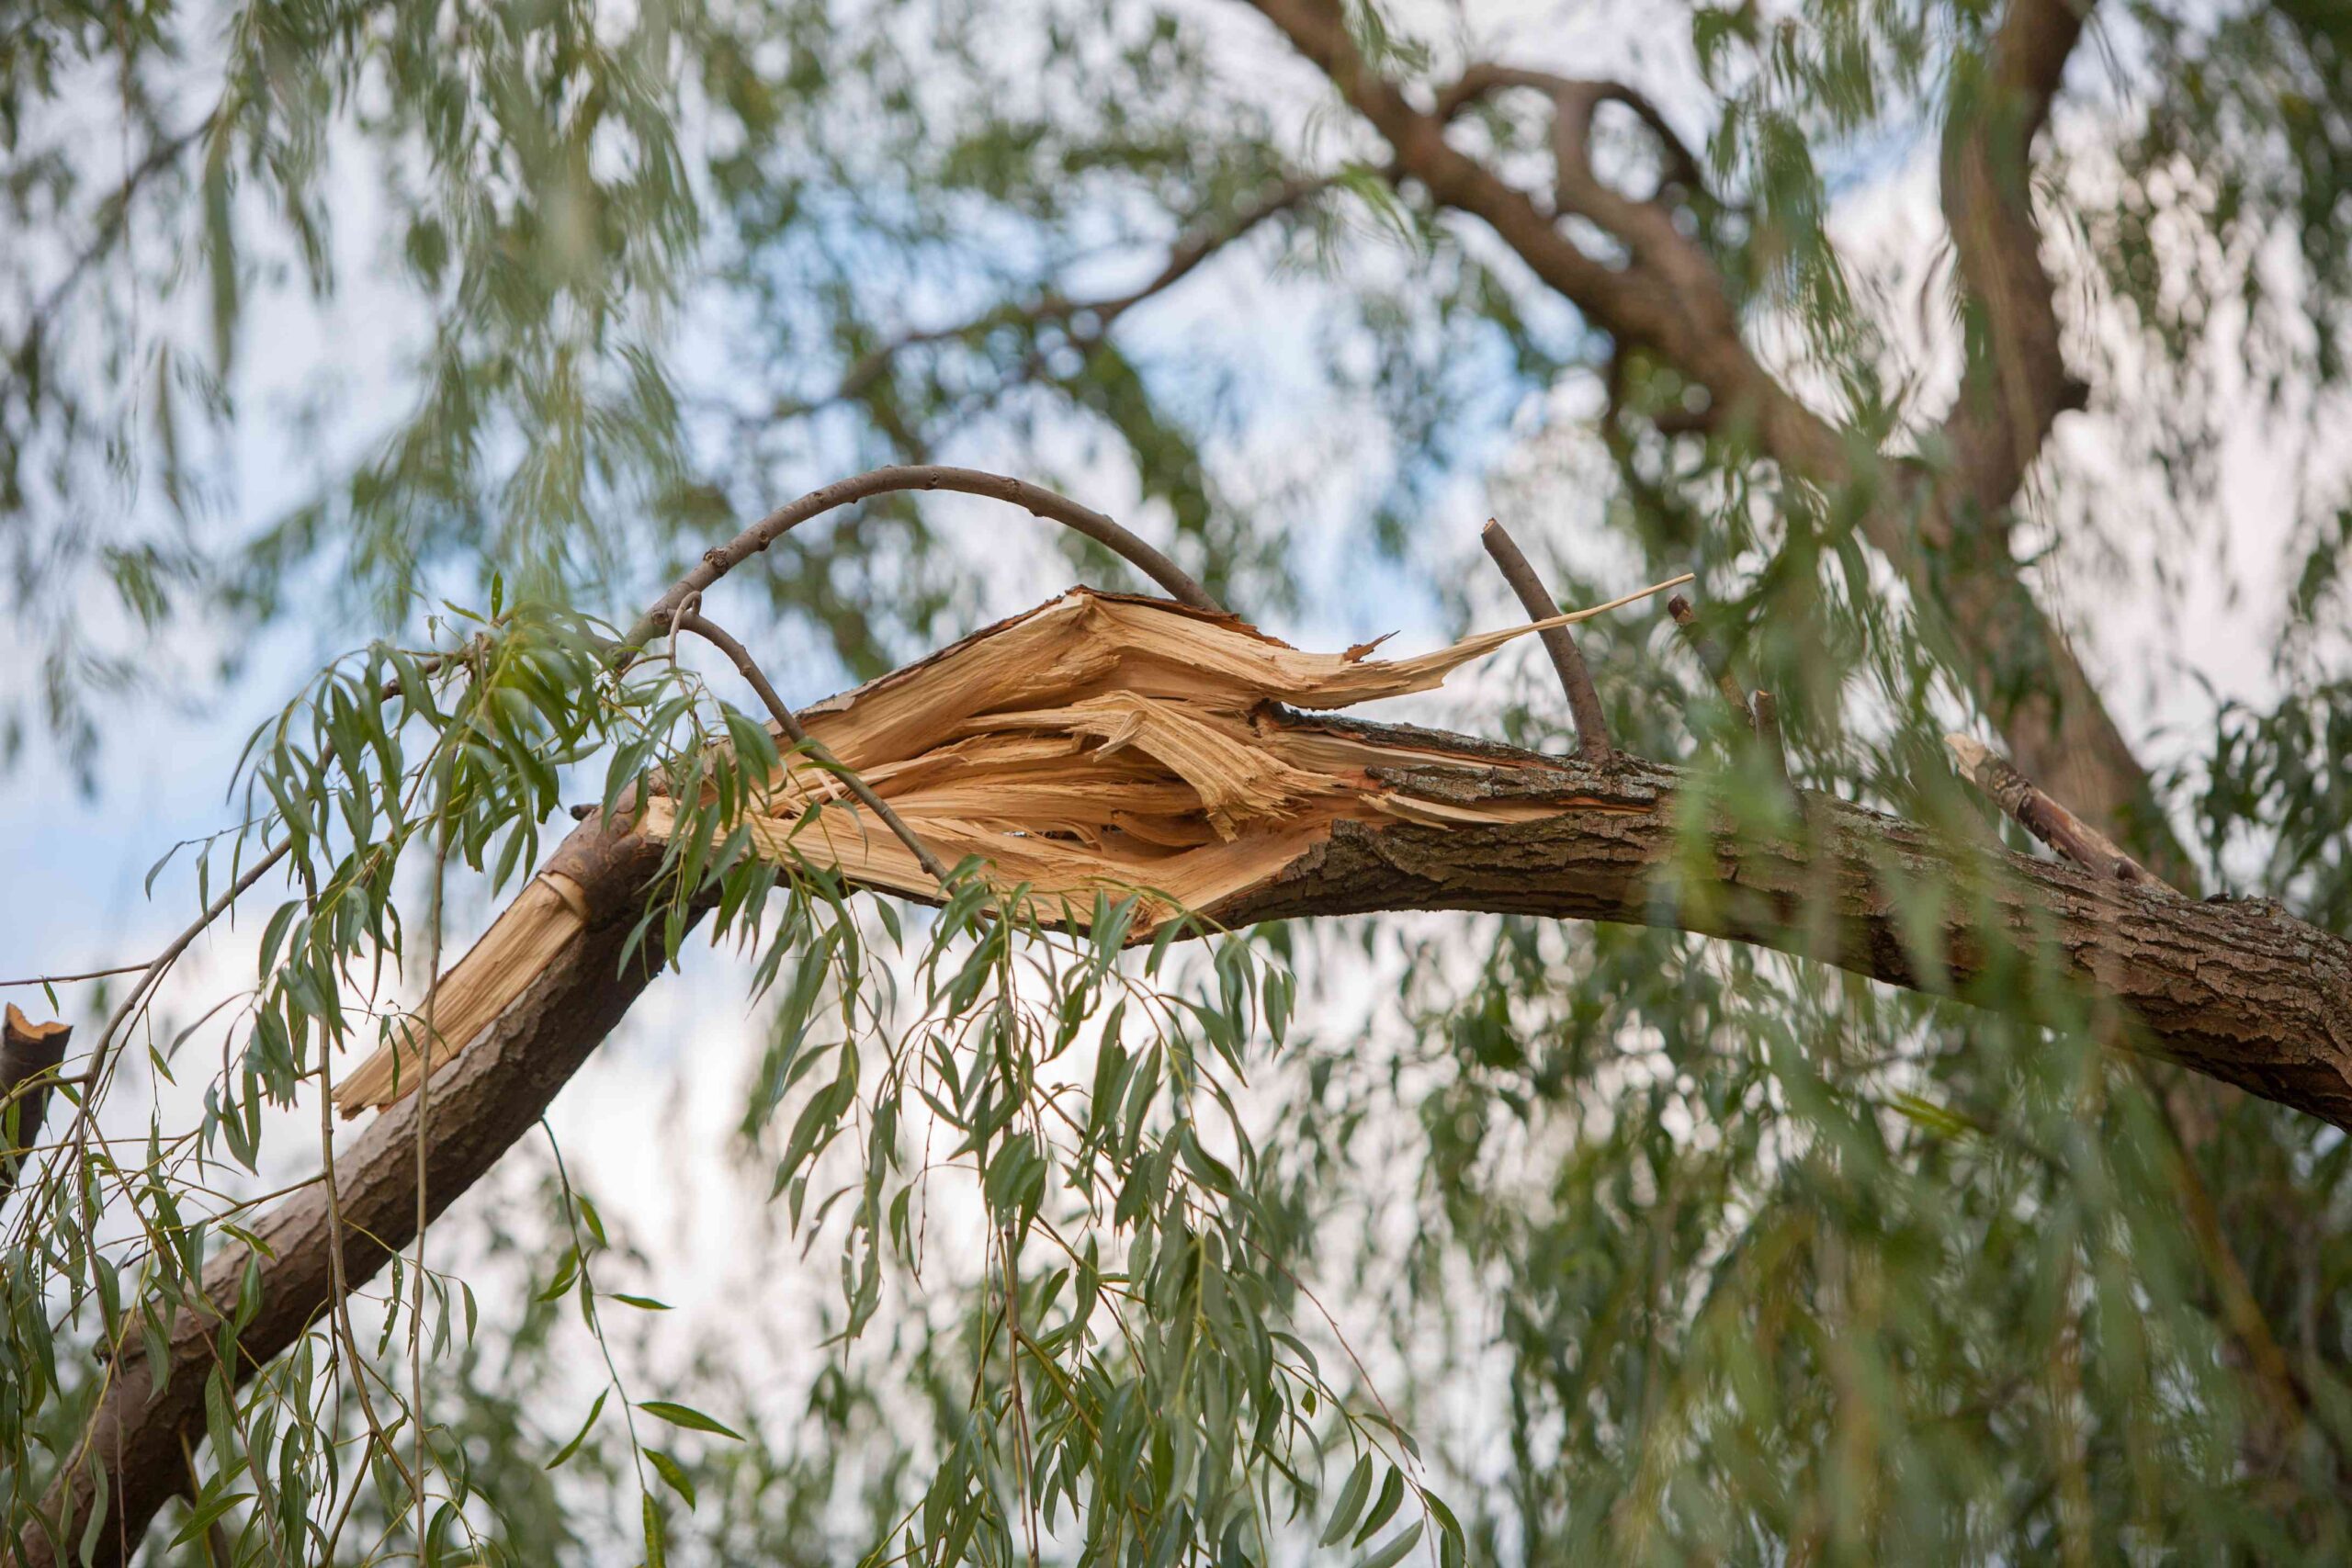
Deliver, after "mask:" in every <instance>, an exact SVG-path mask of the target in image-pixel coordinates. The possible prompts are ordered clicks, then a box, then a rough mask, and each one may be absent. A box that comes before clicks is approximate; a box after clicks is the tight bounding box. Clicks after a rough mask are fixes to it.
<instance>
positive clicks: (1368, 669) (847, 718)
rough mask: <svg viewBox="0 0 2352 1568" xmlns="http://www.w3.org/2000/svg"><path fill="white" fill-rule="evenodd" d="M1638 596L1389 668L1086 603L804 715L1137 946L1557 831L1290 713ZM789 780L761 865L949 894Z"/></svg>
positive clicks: (903, 852)
mask: <svg viewBox="0 0 2352 1568" xmlns="http://www.w3.org/2000/svg"><path fill="white" fill-rule="evenodd" d="M1677 581H1681V580H1679V579H1678V580H1677ZM1659 586H1660V587H1666V586H1670V585H1669V584H1660V585H1659ZM1656 591H1657V590H1655V589H1650V590H1644V592H1645V593H1646V592H1656ZM1640 596H1641V595H1638V594H1636V595H1630V596H1628V599H1621V600H1615V601H1612V602H1611V603H1610V604H1603V605H1597V606H1594V607H1593V608H1591V609H1589V610H1580V611H1577V612H1573V613H1571V614H1569V615H1563V616H1559V617H1557V618H1556V619H1554V620H1547V621H1541V622H1529V623H1527V624H1524V625H1521V626H1512V627H1510V628H1509V629H1507V630H1503V631H1496V632H1487V633H1482V634H1480V635H1478V636H1476V637H1468V638H1465V639H1464V640H1463V641H1461V642H1458V643H1455V644H1453V645H1452V646H1451V647H1448V648H1443V649H1438V650H1437V651H1435V652H1433V653H1426V654H1421V655H1419V656H1417V657H1414V658H1410V659H1399V660H1374V659H1372V658H1370V657H1368V655H1369V653H1370V651H1371V647H1372V645H1369V644H1367V645H1363V646H1360V647H1357V648H1352V649H1349V650H1348V651H1347V652H1345V653H1339V654H1327V653H1310V652H1306V651H1303V650H1301V649H1295V648H1292V647H1290V646H1289V645H1288V644H1286V643H1283V642H1280V641H1278V640H1276V639H1275V638H1273V637H1268V636H1266V635H1265V634H1264V633H1262V632H1261V631H1259V630H1258V629H1257V628H1255V627H1254V626H1249V625H1247V624H1246V623H1244V622H1242V621H1239V620H1238V619H1236V618H1234V617H1233V616H1230V615H1218V614H1216V613H1214V612H1210V611H1203V610H1195V609H1191V608H1188V607H1186V606H1184V605H1182V604H1173V603H1170V602H1169V601H1167V600H1161V599H1144V598H1135V597H1130V596H1126V595H1122V594H1112V593H1097V592H1091V591H1089V590H1086V589H1077V590H1073V591H1072V592H1069V593H1066V594H1063V595H1062V596H1061V597H1060V598H1058V599H1055V600H1053V601H1051V602H1050V603H1048V604H1044V605H1041V606H1040V607H1038V608H1037V609H1035V610H1032V611H1030V612H1029V613H1028V614H1026V615H1018V616H1015V617H1013V618H1012V619H1011V620H1007V621H1003V622H1000V623H999V624H997V625H996V626H989V627H988V628H987V629H985V630H983V631H980V632H978V633H976V634H975V635H973V636H971V637H967V638H965V639H964V640H963V641H962V642H959V643H956V645H954V646H953V647H951V648H947V649H943V650H941V651H940V652H939V653H937V654H934V655H933V656H932V657H931V658H929V659H925V660H922V661H921V662H919V663H916V664H912V665H910V666H908V667H907V668H905V669H903V670H899V671H893V672H892V673H890V674H888V675H885V676H883V677H882V678H881V679H879V680H876V681H874V682H869V683H867V684H866V685H865V686H862V687H859V688H858V689H857V690H856V691H854V692H850V693H847V694H843V695H842V696H838V697H833V698H831V699H829V700H827V701H825V702H822V703H820V704H818V705H816V706H814V707H812V708H809V709H808V710H806V711H805V712H803V713H802V714H801V715H800V719H801V722H802V724H803V726H804V727H805V728H806V729H807V731H808V733H809V738H810V739H812V740H814V741H817V742H819V743H820V744H821V745H823V746H824V747H825V748H826V749H827V750H830V751H831V753H832V755H833V756H834V757H836V758H838V759H839V760H840V761H841V762H842V764H843V765H844V766H846V767H850V768H854V769H856V770H857V771H858V773H860V774H861V775H862V776H863V777H864V778H865V782H866V783H867V784H869V785H870V786H871V787H872V788H873V790H874V791H875V793H876V794H877V795H880V796H881V797H882V798H883V799H884V800H886V801H888V803H889V804H890V806H891V807H892V808H893V809H894V810H896V811H897V812H898V813H899V816H900V817H902V818H904V819H905V820H906V822H907V824H908V825H909V826H910V828H912V829H914V831H915V834H916V835H917V837H919V838H920V839H922V841H923V842H924V844H925V845H927V846H928V847H929V848H930V849H931V850H932V851H933V853H935V854H936V855H937V856H938V857H939V859H940V860H942V861H943V862H944V863H947V864H949V865H954V864H956V863H958V862H960V861H962V860H963V859H965V858H966V857H967V856H971V855H977V856H978V857H980V859H981V860H983V861H984V862H986V863H987V867H988V869H987V875H988V878H989V883H990V884H991V886H994V887H995V888H996V889H998V890H999V891H1000V892H1001V893H1003V894H1005V895H1007V896H1010V895H1011V894H1012V892H1013V891H1014V890H1015V889H1024V888H1025V890H1026V897H1028V898H1030V899H1031V900H1033V901H1034V907H1035V908H1036V910H1037V911H1038V913H1040V914H1041V915H1043V916H1044V917H1046V918H1047V919H1068V920H1069V921H1070V922H1072V923H1074V924H1076V925H1079V926H1084V925H1085V924H1086V923H1087V922H1088V920H1089V919H1090V918H1091V914H1092V911H1093V908H1094V905H1095V900H1096V897H1097V896H1098V895H1101V894H1108V895H1109V896H1111V897H1114V898H1117V897H1125V896H1126V895H1128V894H1131V893H1139V894H1142V895H1144V897H1143V899H1142V902H1141V903H1140V905H1139V907H1138V908H1137V910H1136V919H1135V924H1134V933H1135V934H1136V935H1137V936H1141V935H1145V934H1148V932H1149V931H1152V930H1153V929H1154V928H1155V927H1156V926H1157V925H1159V924H1160V923H1162V922H1164V921H1165V920H1167V919H1170V917H1172V916H1174V915H1176V914H1178V913H1180V912H1181V911H1182V910H1187V909H1203V908H1208V907H1210V906H1211V905H1214V904H1216V903H1219V902H1220V901H1223V900H1225V899H1227V898H1229V897H1232V896H1234V895H1236V894H1238V893H1240V892H1242V891H1243V890H1245V889H1247V888H1250V887H1251V886H1256V885H1258V884H1260V883H1261V882H1263V881H1265V880H1266V879H1268V878H1271V877H1272V876H1274V875H1275V874H1278V873H1279V872H1281V871H1282V870H1283V867H1285V866H1287V865H1289V864H1290V863H1292V862H1294V861H1295V860H1297V859H1298V858H1299V857H1300V856H1301V855H1303V854H1306V853H1307V852H1309V851H1311V850H1312V849H1314V848H1315V847H1316V846H1317V844H1319V843H1321V842H1322V841H1323V840H1327V839H1328V838H1329V836H1330V833H1331V829H1332V825H1333V824H1334V823H1335V822H1339V821H1342V820H1345V821H1351V822H1358V823H1363V824H1367V825H1370V826H1374V827H1378V826H1383V825H1386V824H1390V823H1396V822H1409V823H1415V824H1420V825H1424V826H1426V825H1432V824H1444V823H1448V822H1459V823H1492V822H1510V821H1524V820H1529V819H1532V818H1538V817H1543V816H1546V815H1550V814H1552V813H1553V812H1555V811H1556V810H1557V809H1559V808H1560V807H1558V806H1557V805H1556V804H1537V803H1532V802H1527V801H1516V800H1509V799H1498V800H1492V801H1477V802H1474V803H1469V804H1464V803H1461V802H1458V801H1448V800H1442V799H1436V798H1430V797H1427V796H1421V795H1415V794H1414V793H1412V792H1411V790H1410V789H1409V788H1408V787H1407V786H1405V785H1402V784H1398V783H1397V775H1398V774H1399V773H1407V774H1408V773H1409V771H1410V770H1411V768H1412V767H1413V766H1414V764H1416V763H1424V762H1430V761H1459V760H1461V757H1462V753H1461V752H1460V751H1458V750H1448V749H1446V748H1445V747H1443V746H1442V745H1439V744H1435V743H1432V744H1431V745H1430V746H1428V747H1426V748H1422V747H1414V746H1405V745H1397V744H1385V743H1374V742H1370V741H1367V740H1365V739H1362V738H1360V737H1357V736H1352V735H1348V734H1342V733H1336V732H1333V731H1331V730H1329V729H1325V728H1317V725H1316V723H1315V721H1314V720H1312V719H1309V718H1306V717H1303V716H1300V715H1298V714H1296V713H1295V712H1293V711H1291V710H1294V709H1308V710H1325V711H1329V710H1334V709H1339V708H1345V707H1351V706H1354V705H1357V704H1359V703H1366V702H1372V701H1374V700H1377V699H1379V698H1382V697H1394V696H1402V695H1405V694H1408V693H1412V692H1422V691H1428V690H1430V689H1431V688H1433V687H1435V686H1437V685H1439V684H1440V683H1441V682H1443V680H1444V679H1445V677H1446V675H1447V674H1448V673H1449V672H1451V671H1453V670H1455V669H1458V668H1459V667H1460V666H1462V665H1463V664H1465V663H1467V662H1468V661H1469V660H1473V659H1476V658H1478V657H1479V656H1480V655H1482V654H1485V653H1488V652H1491V651H1492V650H1494V649H1498V648H1499V647H1501V646H1502V645H1503V644H1505V643H1507V642H1509V641H1510V640H1511V639H1512V638H1514V637H1524V636H1527V635H1529V634H1530V633H1532V632H1535V631H1538V630H1540V629H1542V628H1543V627H1544V626H1560V625H1566V624H1567V623H1569V622H1572V621H1577V620H1582V619H1585V618H1588V617H1589V616H1591V615H1599V614H1600V613H1602V612H1603V611H1606V610H1611V609H1614V608H1616V607H1617V606H1618V605H1620V604H1625V603H1628V602H1630V599H1632V598H1638V597H1640ZM1434 741H1435V738H1434V737H1433V738H1432V742H1434ZM1375 772H1377V773H1379V774H1380V776H1379V777H1375V776H1374V774H1375ZM677 819H678V813H677V809H676V806H675V803H674V802H673V801H671V800H668V799H665V798H661V797H655V798H653V799H650V800H649V801H648V802H647V803H646V811H645V817H644V820H643V823H642V828H643V830H644V831H645V832H647V833H648V834H650V835H651V836H652V837H655V838H657V839H659V838H666V837H667V836H669V834H670V833H671V832H673V830H674V829H675V826H676V823H677ZM748 826H749V828H750V830H751V834H752V842H753V844H754V846H755V847H756V849H757V850H758V851H759V852H761V853H762V854H763V855H765V856H767V857H768V858H770V859H773V860H776V861H778V862H780V863H788V862H791V861H793V860H794V859H796V858H797V859H798V860H799V861H802V862H805V863H809V864H811V865H816V866H827V867H831V868H834V869H837V870H838V871H839V872H840V873H841V874H842V875H843V876H844V877H846V878H847V879H848V880H849V881H851V882H853V883H854V884H857V885H859V886H866V887H872V888H879V889H886V890H888V891H891V892H896V893H899V894H905V895H909V896H912V897H925V896H929V895H933V894H935V893H936V892H937V890H938V889H937V886H936V885H935V884H934V883H933V880H932V879H931V877H930V876H929V875H928V874H926V873H925V872H924V871H923V869H922V866H921V865H920V864H918V863H917V862H916V860H915V857H914V855H913V853H912V852H910V850H909V849H908V848H907V847H906V845H904V844H903V843H901V842H900V841H899V840H898V839H897V838H896V837H894V836H893V835H892V834H891V833H890V832H889V831H888V829H886V828H885V827H884V825H883V824H882V823H881V822H880V821H879V820H878V819H877V818H876V817H875V816H874V814H873V813H872V812H871V811H870V810H868V809H866V808H865V807H862V806H860V805H859V804H858V803H857V802H855V801H854V800H852V799H851V798H850V797H849V796H848V795H847V793H846V792H845V791H844V790H843V789H842V786H841V784H840V782H839V780H838V779H837V778H835V777H834V776H833V775H832V774H831V773H829V772H827V771H826V770H824V769H822V768H819V767H814V766H810V765H809V761H808V759H807V758H806V757H798V756H787V757H786V766H785V768H784V769H783V770H781V772H780V774H779V776H778V777H776V778H775V779H774V780H772V781H771V794H770V796H769V798H768V800H767V802H766V809H765V811H764V812H763V814H762V815H759V816H757V817H755V818H752V820H751V822H750V823H749V824H748ZM583 915H584V910H583V908H582V905H581V901H580V899H579V897H578V891H577V889H576V888H570V887H568V886H567V885H566V883H565V881H564V879H563V878H562V876H561V875H560V874H556V873H548V874H542V875H541V876H539V877H538V878H537V880H536V881H535V882H533V883H532V885H531V886H529V887H528V888H527V889H526V891H525V893H524V894H523V896H522V897H519V898H517V899H516V900H515V902H514V903H513V904H512V905H510V906H509V907H508V908H507V909H506V910H505V912H504V913H503V914H502V915H500V916H499V918H498V919H497V920H496V922H495V923H493V924H492V926H491V928H490V930H489V931H487V932H485V933H484V934H483V936H482V938H481V941H480V942H476V943H475V944H474V946H473V948H472V949H471V950H470V951H469V952H468V953H466V955H465V956H464V957H463V958H462V959H460V960H459V961H458V964H457V965H456V966H455V967H454V968H452V969H451V970H450V971H449V973H448V974H447V976H445V977H444V978H443V979H442V981H441V983H440V986H439V987H438V988H437V991H436V994H435V996H434V998H433V1008H432V1020H433V1032H434V1033H435V1036H436V1037H437V1040H438V1045H437V1047H436V1049H435V1051H434V1052H433V1054H432V1065H433V1067H434V1068H435V1070H437V1069H438V1068H439V1067H440V1066H442V1065H443V1064H445V1063H446V1062H447V1061H448V1060H449V1059H450V1058H451V1057H452V1056H454V1055H456V1054H457V1053H458V1051H459V1050H462V1049H463V1048H464V1047H465V1046H466V1044H467V1043H469V1042H470V1041H471V1040H472V1039H473V1038H474V1037H475V1036H477V1035H479V1034H480V1033H481V1032H482V1031H483V1030H484V1029H486V1028H487V1027H488V1026H489V1025H490V1024H491V1023H492V1021H495V1020H496V1018H497V1017H498V1015H499V1014H500V1013H501V1012H502V1011H503V1010H504V1009H505V1008H506V1007H507V1006H508V1005H509V1004H510V1003H511V1002H512V1001H513V1000H514V999H515V998H516V997H517V996H520V995H521V994H522V992H523V990H524V989H525V987H527V986H528V985H529V984H530V982H531V980H532V978H533V977H534V976H537V974H538V973H539V971H541V970H542V969H544V968H545V967H546V966H547V965H548V964H549V963H550V962H552V961H553V959H554V958H555V956H556V955H557V954H558V953H560V952H562V951H563V950H564V949H565V948H566V947H567V946H568V945H569V944H570V943H571V942H574V941H576V940H577V939H578V938H579V936H580V934H581V931H582V920H583ZM422 1033H423V1019H422V1013H421V1010H420V1013H419V1014H418V1015H413V1016H412V1019H411V1021H409V1022H408V1024H407V1025H406V1026H405V1027H404V1028H403V1029H402V1030H401V1041H400V1043H399V1044H398V1045H397V1046H393V1045H388V1046H386V1047H384V1048H382V1049H379V1051H378V1052H377V1053H376V1055H374V1056H372V1057H371V1058H370V1059H369V1060H368V1062H366V1063H364V1064H362V1066H360V1067H359V1068H358V1069H357V1070H356V1071H355V1072H353V1073H352V1074H351V1075H350V1076H349V1077H346V1078H345V1079H344V1080H343V1082H342V1083H340V1084H339V1085H338V1086H337V1088H336V1093H335V1100H336V1102H337V1104H338V1105H340V1106H341V1107H342V1108H343V1110H344V1112H345V1114H346V1115H356V1114H357V1112H358V1111H360V1110H361V1109H362V1108H364V1107H367V1106H370V1105H388V1104H390V1103H392V1102H393V1101H395V1100H399V1099H401V1097H402V1096H404V1095H406V1094H408V1093H410V1092H412V1091H413V1089H415V1088H416V1085H417V1083H418V1081H419V1079H420V1077H421V1076H422V1075H421V1074H420V1072H419V1070H418V1068H417V1066H416V1064H415V1061H414V1058H413V1037H415V1036H417V1035H421V1034H422Z"/></svg>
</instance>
